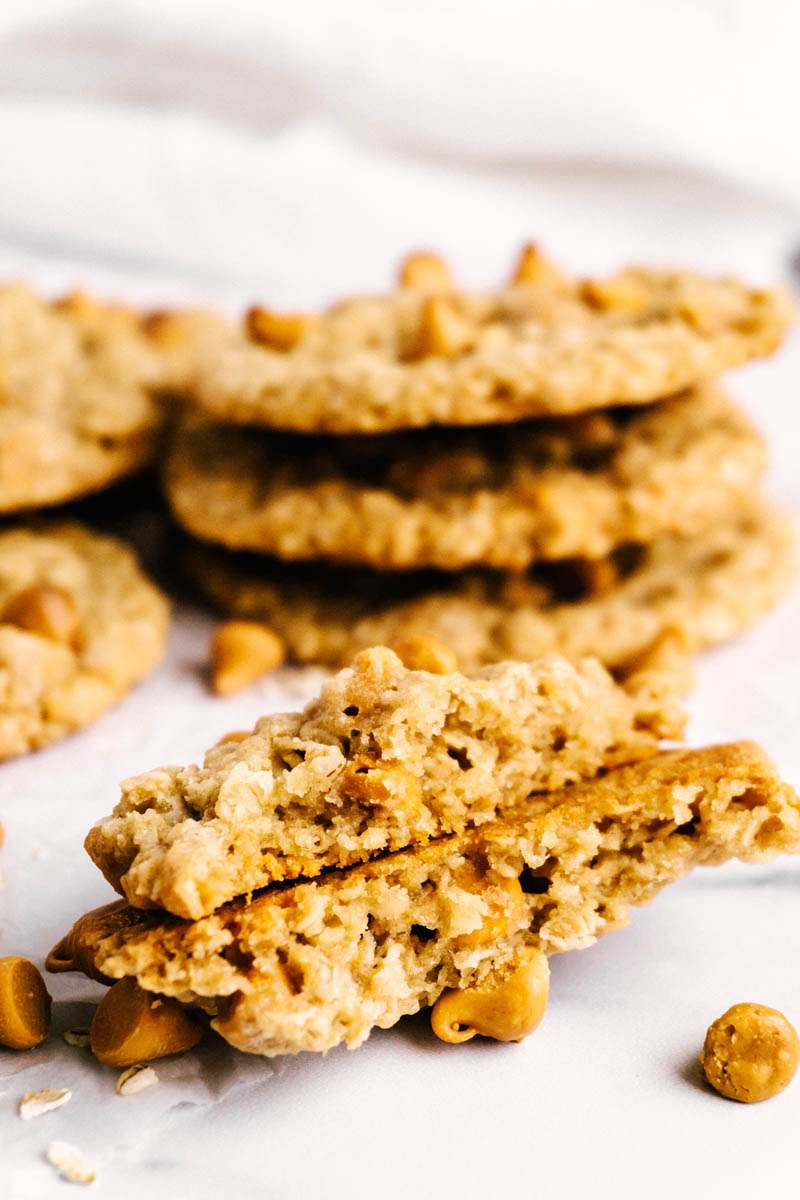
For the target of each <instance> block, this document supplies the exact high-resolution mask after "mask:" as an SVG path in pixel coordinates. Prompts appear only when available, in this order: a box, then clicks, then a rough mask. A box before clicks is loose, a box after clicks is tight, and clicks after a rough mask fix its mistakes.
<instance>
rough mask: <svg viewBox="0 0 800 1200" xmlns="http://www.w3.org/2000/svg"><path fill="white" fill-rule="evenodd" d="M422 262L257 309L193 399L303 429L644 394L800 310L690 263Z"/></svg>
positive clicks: (765, 336)
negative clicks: (577, 266)
mask: <svg viewBox="0 0 800 1200" xmlns="http://www.w3.org/2000/svg"><path fill="white" fill-rule="evenodd" d="M415 261H416V264H417V265H416V267H415V268H414V269H412V270H409V269H408V266H409V264H407V267H406V270H405V271H404V273H403V278H402V280H401V284H402V286H400V287H399V288H398V289H397V290H396V291H394V292H390V293H389V294H387V295H383V296H372V297H356V298H355V299H350V300H344V301H342V302H341V303H339V304H337V305H335V306H334V307H333V308H332V309H330V310H329V311H328V312H326V313H324V314H322V315H320V316H315V317H310V316H309V317H307V316H294V315H293V316H286V315H281V314H276V313H273V312H269V311H268V310H266V309H254V310H251V312H250V313H249V314H248V317H247V320H246V321H245V323H244V326H243V329H242V333H241V336H240V338H239V340H238V342H237V343H236V344H233V343H231V344H230V345H229V346H228V347H227V348H224V349H223V350H222V352H221V353H214V354H209V355H208V356H206V358H205V360H204V361H203V362H202V363H201V365H200V367H199V369H198V372H197V374H196V377H195V381H194V385H193V387H192V388H190V392H191V400H192V402H193V404H194V405H195V407H197V408H198V409H200V410H201V411H203V412H205V413H207V414H210V415H211V416H212V417H214V418H216V419H217V420H219V421H222V422H226V423H229V422H234V423H240V424H245V425H266V426H269V427H271V428H274V429H286V430H296V431H299V432H305V433H377V432H384V431H388V430H393V429H403V428H410V427H419V426H425V425H432V424H441V425H482V424H487V423H494V422H505V421H518V420H520V419H521V418H523V417H534V416H543V415H548V414H556V415H563V414H569V413H577V412H583V411H585V410H587V409H591V408H599V407H605V406H607V405H615V404H643V403H649V402H650V401H652V400H656V399H660V398H663V397H665V396H670V395H673V394H674V393H677V392H680V391H682V390H684V389H686V388H689V387H693V386H695V385H697V384H699V383H702V382H705V381H708V380H710V379H712V378H714V376H716V375H718V374H719V373H720V372H721V371H724V370H726V369H727V368H729V367H735V366H738V365H739V364H741V363H745V362H747V361H748V360H749V359H751V358H756V357H759V356H761V355H765V354H769V353H771V352H772V351H773V350H775V349H776V347H777V346H778V345H779V344H780V341H781V339H782V337H783V334H784V332H785V330H786V329H787V327H788V325H789V324H790V322H791V318H792V304H791V300H790V298H789V296H788V293H786V292H784V291H783V290H781V289H778V288H775V289H772V290H757V289H753V288H750V287H748V286H746V285H745V284H743V283H740V282H739V281H738V280H735V279H711V278H707V277H705V276H702V275H699V274H697V273H694V272H688V271H686V272H669V271H656V270H649V269H646V268H634V269H630V270H626V271H623V272H621V273H620V274H618V275H614V276H612V277H611V278H608V279H596V280H583V281H578V280H571V279H567V278H566V277H565V276H564V275H563V274H562V273H560V272H559V271H557V270H555V269H551V268H547V266H546V264H544V263H543V261H542V260H539V266H540V267H541V269H540V270H536V269H523V270H518V271H517V273H516V275H515V278H514V280H513V281H512V283H511V284H510V285H508V286H506V287H504V288H503V289H501V290H500V291H498V292H494V293H490V294H475V293H466V292H463V291H459V290H457V289H456V287H455V285H454V284H453V282H452V280H451V279H450V277H449V274H448V272H447V270H446V268H445V266H444V264H443V263H438V266H436V260H434V259H432V258H431V259H430V261H429V263H428V266H429V267H431V266H433V267H434V268H435V269H433V270H430V269H427V270H424V271H422V270H420V269H419V260H415ZM410 265H411V266H412V267H414V264H413V263H412V264H410ZM528 266H529V267H533V268H535V267H536V264H535V263H534V262H533V261H532V260H531V259H530V257H529V259H528Z"/></svg>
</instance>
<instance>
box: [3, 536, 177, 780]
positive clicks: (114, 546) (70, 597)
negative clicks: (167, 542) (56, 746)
mask: <svg viewBox="0 0 800 1200" xmlns="http://www.w3.org/2000/svg"><path fill="white" fill-rule="evenodd" d="M56 597H57V598H59V600H60V607H59V609H58V611H57V612H56V615H59V614H61V615H63V612H62V609H63V605H64V603H65V602H66V601H68V602H69V605H68V607H69V613H70V620H69V622H65V621H63V620H62V621H55V620H53V619H52V618H53V613H54V612H55V611H56V610H55V609H54V606H53V604H52V603H50V604H49V605H44V604H43V603H42V600H43V598H46V599H48V600H49V601H52V600H53V599H54V598H56ZM20 598H21V599H20ZM34 601H35V603H34ZM45 618H47V619H45ZM168 620H169V618H168V608H167V603H166V600H165V599H164V597H163V596H162V595H161V594H160V592H159V591H158V590H157V589H156V588H155V587H154V586H153V584H151V583H150V582H149V581H148V580H147V579H146V578H145V576H144V575H143V574H142V572H141V570H140V568H139V565H138V563H137V561H136V558H135V556H134V554H133V553H132V552H131V551H130V550H129V549H128V548H127V547H125V546H123V545H122V544H121V543H120V542H118V541H116V540H114V539H113V538H109V537H101V536H100V535H98V534H95V533H92V532H91V531H90V530H88V529H85V528H83V527H82V526H80V525H76V524H63V525H52V526H42V527H40V528H36V527H34V528H30V529H10V530H7V531H5V532H2V533H0V759H5V758H11V757H12V756H14V755H17V754H23V753H25V752H26V751H28V750H35V749H37V748H38V747H40V746H45V745H47V743H48V742H52V741H54V740H55V739H56V738H59V737H63V736H64V735H65V734H67V733H70V732H72V731H73V730H75V729H80V728H82V727H83V726H84V725H88V724H89V723H90V722H91V721H94V720H95V719H96V718H97V717H99V716H100V715H101V714H102V713H103V712H105V711H106V709H108V708H109V707H110V706H111V705H112V704H113V703H114V702H115V701H117V700H119V699H121V698H122V697H123V696H124V695H125V693H126V692H127V691H128V690H129V689H130V688H131V687H132V686H133V684H134V683H136V682H137V681H138V680H140V679H142V678H143V677H144V676H145V675H146V674H147V673H148V672H149V671H150V670H151V668H152V667H154V666H155V664H156V663H157V662H158V660H159V659H160V658H161V655H162V654H163V651H164V646H165V643H166V635H167V626H168Z"/></svg>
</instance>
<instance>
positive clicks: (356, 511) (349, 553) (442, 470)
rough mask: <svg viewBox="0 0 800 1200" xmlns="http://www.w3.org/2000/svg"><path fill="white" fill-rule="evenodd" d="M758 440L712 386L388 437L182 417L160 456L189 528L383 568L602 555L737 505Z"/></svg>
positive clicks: (240, 546)
mask: <svg viewBox="0 0 800 1200" xmlns="http://www.w3.org/2000/svg"><path fill="white" fill-rule="evenodd" d="M764 465H765V452H764V445H763V442H762V439H761V437H760V436H759V434H758V433H757V432H756V430H755V429H754V428H753V426H752V425H751V424H750V422H749V421H748V420H747V418H746V417H745V416H744V415H743V414H742V413H741V412H740V411H739V410H738V409H737V408H736V407H735V405H733V404H732V403H731V402H730V401H728V400H727V399H725V398H724V397H723V396H722V395H721V394H720V393H719V392H718V391H716V390H714V389H711V388H707V389H704V390H703V391H701V392H689V393H686V394H684V395H682V396H679V397H676V398H674V399H672V400H665V401H663V402H661V403H660V404H657V405H653V406H651V407H648V408H644V409H635V408H614V409H608V410H606V411H605V412H602V413H590V414H584V415H582V416H580V417H571V418H570V417H562V418H554V419H552V420H537V421H531V422H526V423H523V424H519V425H496V426H483V427H481V428H473V429H462V430H458V429H455V430H454V429H442V428H431V429H426V430H416V431H413V432H410V433H396V434H386V435H384V436H382V437H374V438H365V437H363V436H362V437H350V438H335V437H326V436H323V437H309V436H308V435H303V434H268V433H264V434H262V435H260V436H259V434H258V433H257V432H256V431H254V430H244V429H235V428H230V427H223V426H219V425H203V424H201V425H196V424H195V425H193V426H192V425H189V426H187V427H185V428H184V429H183V431H182V432H181V433H180V434H179V435H178V436H177V438H176V439H175V441H174V444H173V446H172V450H171V453H170V455H169V458H168V460H167V464H166V468H165V486H166V491H167V496H168V499H169V502H170V504H171V506H172V510H173V512H174V514H175V516H176V518H177V520H178V521H179V522H180V523H181V525H182V526H183V527H184V528H185V529H187V530H189V532H190V533H193V534H195V535H196V536H197V537H200V538H203V539H205V540H207V541H210V542H216V543H220V544H221V545H224V546H228V547H229V548H231V549H234V550H256V551H262V552H267V553H270V554H275V555H277V557H278V558H283V559H303V558H307V559H313V558H327V559H330V560H335V561H343V562H352V563H367V564H369V565H372V566H375V567H381V568H405V567H420V566H422V567H425V566H432V567H439V568H444V569H449V570H452V569H458V568H461V567H465V566H469V565H472V564H482V565H486V566H491V567H505V568H511V569H515V570H518V569H522V568H524V567H527V566H529V565H530V563H532V562H534V561H535V560H536V559H540V558H547V559H551V558H569V557H573V556H581V557H584V556H585V557H588V558H600V557H603V556H605V555H607V554H609V553H610V552H611V551H612V550H613V549H614V547H615V546H618V545H620V544H621V543H623V542H649V541H652V540H653V538H655V537H658V536H660V535H661V534H664V533H681V534H692V533H697V532H699V531H700V530H702V529H703V528H705V527H707V526H709V525H711V524H713V523H714V522H716V521H718V520H720V519H725V517H727V516H728V514H730V513H732V512H736V511H738V510H740V509H741V508H742V506H743V504H744V503H745V502H746V500H747V499H749V497H750V496H751V495H752V493H753V491H754V489H755V487H756V485H757V483H758V480H759V477H760V475H761V473H762V471H763V469H764Z"/></svg>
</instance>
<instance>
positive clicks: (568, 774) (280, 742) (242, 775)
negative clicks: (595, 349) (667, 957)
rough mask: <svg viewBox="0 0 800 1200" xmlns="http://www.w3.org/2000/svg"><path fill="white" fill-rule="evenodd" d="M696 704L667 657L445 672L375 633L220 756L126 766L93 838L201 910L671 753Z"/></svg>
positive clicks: (127, 869) (169, 901)
mask: <svg viewBox="0 0 800 1200" xmlns="http://www.w3.org/2000/svg"><path fill="white" fill-rule="evenodd" d="M654 683H655V685H656V686H655V687H654ZM683 721H684V714H683V712H682V710H681V708H680V707H679V705H678V704H677V702H676V697H675V695H674V693H673V692H672V691H671V687H670V683H669V680H665V682H664V686H663V687H659V686H658V680H657V679H656V680H654V678H653V675H652V672H649V671H646V672H644V677H642V676H641V675H639V674H636V675H634V676H633V677H632V678H631V679H630V680H629V681H627V682H626V685H625V686H620V685H618V684H616V683H615V682H614V681H613V679H612V678H611V676H610V675H609V674H608V672H607V671H606V670H605V669H604V668H603V667H602V666H601V665H600V663H599V662H597V660H596V659H584V660H583V661H582V662H579V663H576V664H575V665H572V664H570V663H568V662H567V661H566V660H565V659H562V658H560V657H559V656H557V655H550V656H548V657H546V658H543V659H540V660H538V661H536V662H532V663H504V664H500V665H499V666H494V667H489V668H486V669H485V670H484V671H482V672H481V673H480V674H478V675H476V676H474V677H467V676H464V675H461V674H459V673H457V672H456V673H454V674H449V675H440V674H432V673H431V672H428V671H415V670H408V669H407V668H406V667H404V666H403V664H402V662H401V660H400V658H399V657H398V656H397V655H396V654H394V653H393V652H392V651H391V650H388V649H386V648H385V647H375V648H373V649H371V650H365V651H363V652H362V653H361V654H360V655H359V656H358V657H357V658H356V660H355V662H354V663H353V665H352V667H348V668H347V669H345V670H343V671H341V672H339V674H338V675H335V676H334V677H333V678H331V679H329V680H328V681H327V682H326V683H324V684H323V687H322V691H321V694H320V696H319V698H318V699H316V700H314V701H312V703H311V704H309V705H308V706H307V708H306V709H305V710H304V711H303V712H300V713H288V714H279V715H274V716H268V717H264V718H263V719H262V720H260V721H259V722H258V723H257V725H256V727H255V729H254V730H253V731H252V733H250V734H249V735H248V736H244V737H243V738H240V737H239V736H238V735H237V737H236V739H235V740H223V741H222V742H221V743H220V744H218V745H217V746H215V747H214V748H213V749H211V750H209V752H208V754H207V755H206V757H205V761H204V763H203V765H202V766H190V767H185V768H179V767H162V768H159V769H158V770H155V771H149V772H147V773H145V774H143V775H138V776H135V777H134V778H133V779H129V780H126V782H125V783H124V784H123V789H122V799H121V800H120V802H119V803H118V805H117V807H116V808H115V810H114V813H113V814H112V816H110V817H108V818H106V819H104V820H102V821H100V822H99V824H97V825H96V826H95V827H94V828H93V829H92V830H91V832H90V833H89V836H88V838H87V840H86V848H87V850H88V852H89V854H90V855H91V857H92V858H93V860H94V861H95V862H96V863H97V865H98V866H99V867H100V869H101V870H102V872H103V874H104V875H105V876H106V878H107V879H108V880H109V881H110V882H111V883H112V884H113V885H114V886H115V887H117V888H118V889H119V890H120V891H122V892H124V894H125V895H126V896H127V898H128V900H129V901H130V902H131V903H132V904H135V905H138V906H140V907H145V908H152V907H158V908H166V909H167V910H169V911H170V912H174V913H177V914H178V915H179V916H184V917H200V916H203V915H205V914H206V913H209V912H211V911H212V910H213V909H214V908H216V907H218V906H219V905H220V904H223V903H224V902H225V901H226V900H230V899H232V898H233V897H234V896H237V895H240V894H242V893H243V892H250V891H253V890H254V889H255V888H258V887H263V886H264V885H265V884H268V883H271V882H273V881H275V880H281V879H293V878H297V877H298V876H306V877H310V876H314V875H317V874H319V872H320V871H322V870H324V869H325V868H327V867H332V866H340V867H341V866H347V865H349V864H351V863H354V862H360V861H363V860H365V859H368V858H372V857H374V856H375V855H377V854H381V853H383V852H385V851H387V850H398V849H400V848H401V847H403V846H408V845H417V844H420V843H424V842H427V841H429V840H430V839H431V838H435V837H437V836H440V835H441V834H444V833H452V832H454V831H461V830H463V829H465V828H467V827H469V826H471V825H480V824H482V823H484V822H486V821H488V820H490V819H491V818H492V817H493V816H494V814H495V811H496V809H497V806H498V804H499V803H501V802H507V801H508V800H509V799H513V798H514V797H516V798H522V797H523V796H525V795H527V794H528V793H529V792H530V791H532V790H537V789H546V788H553V787H560V786H561V785H562V784H565V783H569V782H572V781H574V780H576V779H581V778H583V777H586V776H590V775H594V774H596V773H597V771H598V770H600V769H601V768H602V767H607V766H610V765H613V764H616V763H620V762H626V761H632V760H634V759H637V758H642V757H646V756H647V755H650V754H653V753H655V751H656V749H657V748H658V739H659V737H673V738H674V737H678V736H679V735H680V733H681V731H682V728H683Z"/></svg>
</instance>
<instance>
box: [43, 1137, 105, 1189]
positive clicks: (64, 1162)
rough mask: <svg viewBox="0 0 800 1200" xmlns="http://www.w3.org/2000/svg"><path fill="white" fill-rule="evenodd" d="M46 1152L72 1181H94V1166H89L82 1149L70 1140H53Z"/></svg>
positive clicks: (60, 1172)
mask: <svg viewBox="0 0 800 1200" xmlns="http://www.w3.org/2000/svg"><path fill="white" fill-rule="evenodd" d="M46 1154H47V1161H48V1162H49V1163H50V1164H51V1165H52V1166H54V1167H55V1168H56V1170H57V1171H58V1173H59V1175H61V1176H63V1178H64V1179H68V1180H69V1182H70V1183H93V1182H94V1178H95V1172H94V1167H91V1166H89V1164H88V1163H87V1161H86V1159H85V1158H84V1157H83V1155H82V1154H81V1152H80V1150H76V1149H75V1147H74V1146H71V1145H70V1144H69V1142H51V1143H50V1145H49V1146H48V1147H47V1152H46Z"/></svg>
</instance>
